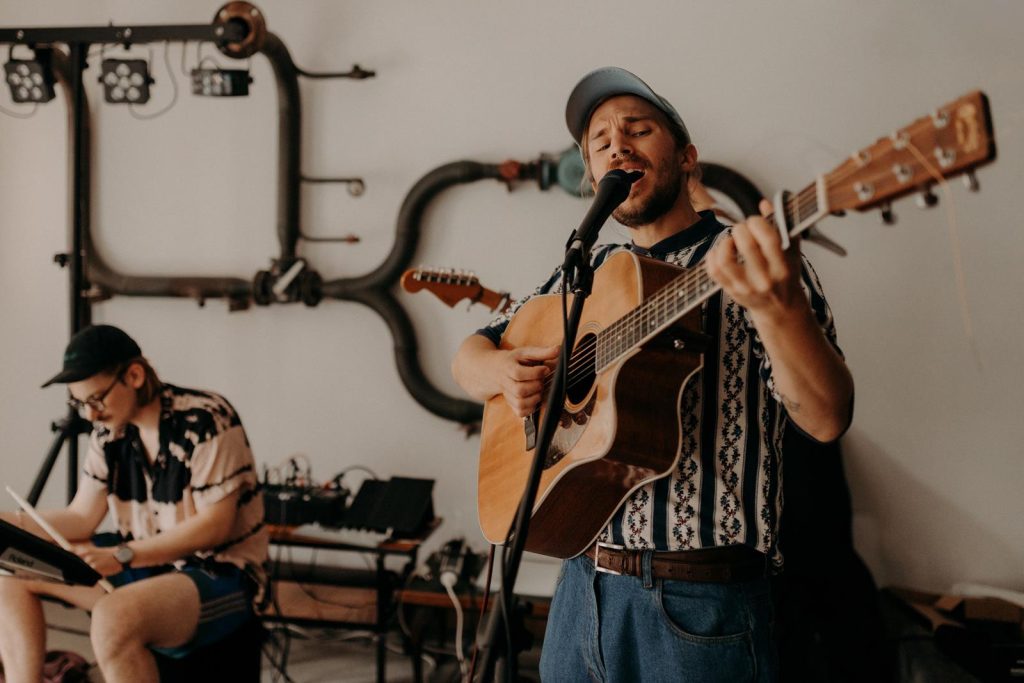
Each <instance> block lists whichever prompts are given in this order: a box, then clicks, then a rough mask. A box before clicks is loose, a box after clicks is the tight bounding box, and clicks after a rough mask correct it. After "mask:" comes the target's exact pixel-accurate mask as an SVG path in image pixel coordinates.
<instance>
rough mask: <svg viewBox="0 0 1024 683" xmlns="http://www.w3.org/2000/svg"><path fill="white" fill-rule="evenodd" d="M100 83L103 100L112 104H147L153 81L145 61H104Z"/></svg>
mask: <svg viewBox="0 0 1024 683" xmlns="http://www.w3.org/2000/svg"><path fill="white" fill-rule="evenodd" d="M100 83H102V84H103V98H104V99H105V100H106V101H107V102H109V103H110V104H145V103H146V102H149V86H150V84H151V83H153V79H152V77H151V76H150V75H149V64H148V63H147V62H146V60H145V59H104V60H103V62H102V63H101V64H100Z"/></svg>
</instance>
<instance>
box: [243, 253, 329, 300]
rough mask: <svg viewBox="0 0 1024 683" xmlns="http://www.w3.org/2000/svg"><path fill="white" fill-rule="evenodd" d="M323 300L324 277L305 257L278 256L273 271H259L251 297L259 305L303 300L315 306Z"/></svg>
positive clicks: (272, 266) (272, 264) (271, 269)
mask: <svg viewBox="0 0 1024 683" xmlns="http://www.w3.org/2000/svg"><path fill="white" fill-rule="evenodd" d="M322 299H323V278H322V277H321V276H320V273H318V272H316V271H315V270H312V269H310V268H309V266H308V264H307V263H306V261H305V260H304V259H301V258H298V259H293V260H291V261H289V262H287V263H286V262H284V261H281V260H278V259H275V260H274V261H272V262H271V266H270V270H261V271H258V272H257V273H256V275H255V277H254V278H253V282H252V300H253V301H254V302H255V303H256V304H257V305H259V306H269V305H270V304H272V303H282V304H284V303H294V302H296V301H301V302H302V303H304V304H306V305H307V306H316V305H317V304H319V303H320V301H321V300H322Z"/></svg>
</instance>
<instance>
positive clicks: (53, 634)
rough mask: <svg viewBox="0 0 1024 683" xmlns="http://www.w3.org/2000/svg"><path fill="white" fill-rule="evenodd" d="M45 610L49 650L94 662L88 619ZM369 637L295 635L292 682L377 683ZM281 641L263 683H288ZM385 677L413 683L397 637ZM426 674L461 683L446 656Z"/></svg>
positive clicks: (525, 662) (97, 680) (431, 662)
mask: <svg viewBox="0 0 1024 683" xmlns="http://www.w3.org/2000/svg"><path fill="white" fill-rule="evenodd" d="M44 608H45V611H46V617H47V623H49V624H51V626H52V627H51V628H50V629H49V630H48V632H47V648H48V649H49V650H70V651H73V652H77V653H79V654H80V655H82V656H83V657H85V658H86V659H87V660H88V661H90V662H94V661H95V657H94V655H93V652H92V646H91V645H90V643H89V638H88V636H87V635H86V634H87V633H88V629H89V619H88V616H87V615H86V614H85V612H83V611H81V610H77V609H67V608H65V607H62V606H59V605H55V604H46V605H45V606H44ZM370 636H371V634H370V633H369V632H366V631H339V630H327V629H308V630H304V629H296V630H293V631H292V639H291V644H290V646H289V650H290V651H289V655H288V662H287V673H288V676H289V677H290V678H291V680H292V681H294V683H334V682H342V681H343V682H345V683H372V682H373V681H376V649H375V647H374V643H373V641H372V640H371V638H370ZM279 640H280V635H278V636H277V637H276V638H272V639H271V642H270V643H268V645H267V646H266V647H265V648H264V656H263V675H262V677H261V682H262V683H277V682H278V681H284V680H285V679H284V678H283V677H282V676H280V675H279V674H278V673H277V671H276V670H275V668H274V667H273V665H272V664H271V663H270V660H269V659H268V654H270V655H272V656H274V657H275V658H276V657H279V656H280V652H279V649H278V648H277V647H276V645H275V641H278V642H279ZM535 649H536V648H535ZM437 659H440V668H438V666H437V664H436V662H437ZM522 666H523V673H524V675H525V676H527V677H528V678H532V679H534V680H536V653H534V654H533V656H531V655H530V653H528V654H527V655H525V656H524V657H523V658H522ZM386 673H387V680H388V681H389V682H392V683H411V682H412V680H413V678H412V663H411V662H410V659H409V657H408V656H407V655H405V654H402V653H401V651H400V645H399V639H398V636H397V635H396V634H394V633H392V634H391V638H390V640H389V652H388V657H387V669H386ZM423 673H424V678H425V680H427V681H431V682H436V683H440V682H442V681H457V680H458V676H457V670H456V667H455V664H454V662H453V661H452V660H451V659H450V658H446V657H444V656H441V657H440V658H435V657H432V656H430V655H428V656H427V657H426V658H425V660H424V664H423ZM531 674H532V675H531ZM89 680H90V681H91V682H93V683H102V681H103V676H102V674H101V673H100V672H99V669H97V668H95V667H94V668H93V669H92V670H91V672H90V678H89Z"/></svg>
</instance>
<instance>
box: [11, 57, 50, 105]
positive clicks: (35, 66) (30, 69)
mask: <svg viewBox="0 0 1024 683" xmlns="http://www.w3.org/2000/svg"><path fill="white" fill-rule="evenodd" d="M4 73H5V74H6V79H7V85H9V86H10V87H11V98H12V99H13V100H14V101H15V102H17V103H19V104H20V103H23V102H49V101H50V100H52V99H53V96H54V94H53V75H52V74H51V73H50V70H49V69H46V68H44V67H43V65H42V63H40V62H39V61H37V60H34V59H11V60H10V61H8V62H7V63H6V64H4Z"/></svg>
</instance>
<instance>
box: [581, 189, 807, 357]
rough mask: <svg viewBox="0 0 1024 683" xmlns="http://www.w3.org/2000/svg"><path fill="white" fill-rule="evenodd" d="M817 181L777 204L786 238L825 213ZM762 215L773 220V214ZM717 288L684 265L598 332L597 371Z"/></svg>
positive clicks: (697, 269) (703, 274)
mask: <svg viewBox="0 0 1024 683" xmlns="http://www.w3.org/2000/svg"><path fill="white" fill-rule="evenodd" d="M819 185H820V183H819V184H811V185H809V186H808V187H806V188H805V189H804V190H802V191H801V192H799V193H797V194H796V195H783V196H782V199H781V203H780V205H781V207H782V209H783V211H784V212H785V215H786V216H787V217H788V218H787V221H786V224H787V225H788V224H793V225H794V227H793V228H792V229H789V230H788V231H787V240H788V238H790V237H796V236H797V235H799V234H800V233H802V232H804V231H806V230H808V229H810V228H811V227H812V226H813V225H814V224H815V223H816V222H817V221H818V220H820V219H821V218H822V217H824V215H825V214H826V213H827V212H826V211H824V210H821V209H819V201H818V197H819V190H818V187H819ZM765 218H766V220H768V221H769V222H773V221H775V214H774V213H772V214H769V215H768V216H766V217H765ZM721 289H722V288H721V286H719V285H718V283H716V282H715V281H714V280H712V279H711V276H709V275H708V273H707V270H706V269H705V268H704V264H703V263H701V264H698V265H697V266H695V267H693V268H690V269H687V270H686V271H685V272H684V273H682V274H681V275H679V276H678V277H676V278H675V279H674V280H672V281H670V282H669V283H668V284H667V285H665V286H664V287H662V288H661V289H660V290H658V291H657V292H655V293H654V294H653V295H652V296H650V297H648V298H647V299H646V300H645V301H644V302H643V303H642V304H641V305H640V306H638V307H637V308H635V309H633V310H632V311H630V312H629V313H627V314H626V315H624V316H623V317H621V318H619V319H618V320H617V321H615V322H614V323H612V324H611V325H609V326H608V327H607V328H605V329H604V330H602V331H601V332H600V333H599V334H598V336H597V357H596V364H597V371H598V372H600V371H601V370H602V369H603V368H605V367H606V366H608V365H610V364H612V363H614V362H616V361H617V360H619V359H620V358H622V356H624V355H626V354H627V353H629V352H631V351H632V350H633V349H636V348H637V347H639V346H642V345H643V344H646V343H647V342H648V341H650V340H651V339H652V338H654V337H656V336H658V335H659V334H661V333H662V332H664V331H665V330H666V329H668V328H669V327H671V326H672V325H673V324H674V323H675V322H677V321H678V320H679V319H680V318H682V317H683V316H685V315H686V314H687V313H689V312H690V311H692V310H693V309H694V308H696V307H697V306H700V305H701V304H702V303H703V302H705V301H707V300H708V299H709V298H711V297H712V296H714V295H715V294H717V293H718V292H719V291H721Z"/></svg>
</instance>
